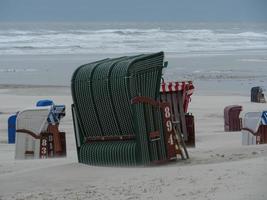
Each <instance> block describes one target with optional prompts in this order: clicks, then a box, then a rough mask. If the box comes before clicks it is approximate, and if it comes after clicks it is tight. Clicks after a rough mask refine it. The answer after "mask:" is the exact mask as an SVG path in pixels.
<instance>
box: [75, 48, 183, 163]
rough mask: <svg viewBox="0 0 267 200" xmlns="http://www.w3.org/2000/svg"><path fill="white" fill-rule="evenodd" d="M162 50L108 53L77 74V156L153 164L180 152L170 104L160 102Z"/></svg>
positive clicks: (90, 160)
mask: <svg viewBox="0 0 267 200" xmlns="http://www.w3.org/2000/svg"><path fill="white" fill-rule="evenodd" d="M163 57H164V55H163V52H159V53H155V54H144V55H137V56H129V57H120V58H115V59H105V60H101V61H97V62H93V63H89V64H86V65H82V66H81V67H79V68H78V69H77V70H76V71H75V72H74V74H73V77H72V83H71V89H72V97H73V105H72V113H73V122H74V129H75V136H76V145H77V153H78V160H79V162H81V163H85V164H90V165H115V166H118V165H139V164H141V165H150V164H153V163H162V162H166V161H168V160H174V159H175V160H176V159H177V158H179V157H180V156H181V148H180V146H179V145H180V144H179V140H178V138H177V137H178V136H177V135H176V134H175V132H174V130H173V125H172V123H171V118H170V117H171V108H170V105H169V104H168V103H165V102H160V101H158V99H159V89H160V80H161V74H162V67H163Z"/></svg>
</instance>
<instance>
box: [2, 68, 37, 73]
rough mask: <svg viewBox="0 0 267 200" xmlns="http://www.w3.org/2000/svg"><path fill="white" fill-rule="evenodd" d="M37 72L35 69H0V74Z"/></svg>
mask: <svg viewBox="0 0 267 200" xmlns="http://www.w3.org/2000/svg"><path fill="white" fill-rule="evenodd" d="M36 71H38V70H37V69H33V68H24V69H20V68H2V69H0V73H18V72H36Z"/></svg>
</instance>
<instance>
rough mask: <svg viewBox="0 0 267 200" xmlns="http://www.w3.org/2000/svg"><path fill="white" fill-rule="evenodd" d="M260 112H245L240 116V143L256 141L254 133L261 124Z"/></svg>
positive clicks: (247, 143)
mask: <svg viewBox="0 0 267 200" xmlns="http://www.w3.org/2000/svg"><path fill="white" fill-rule="evenodd" d="M261 121H262V112H247V113H245V114H244V115H243V118H242V125H243V127H242V145H253V144H256V143H257V136H256V133H257V131H258V129H259V126H260V125H261Z"/></svg>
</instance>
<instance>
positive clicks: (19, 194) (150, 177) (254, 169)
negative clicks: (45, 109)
mask: <svg viewBox="0 0 267 200" xmlns="http://www.w3.org/2000/svg"><path fill="white" fill-rule="evenodd" d="M36 95H38V96H36ZM47 98H49V99H51V98H52V99H53V100H54V101H55V103H58V104H66V105H67V116H66V117H65V118H64V119H63V120H62V123H61V127H60V128H61V130H63V131H65V132H66V137H67V154H68V156H67V158H60V159H46V160H19V161H17V160H14V149H15V146H14V145H9V144H7V118H8V117H9V115H10V114H11V113H14V112H16V111H18V110H22V109H23V108H26V107H31V106H34V105H35V103H36V101H37V100H39V99H47ZM71 102H72V99H71V95H70V89H69V88H68V87H53V88H52V87H29V86H25V87H22V86H16V87H14V86H1V87H0V113H1V114H0V199H3V200H6V199H27V200H28V199H75V200H77V199H105V200H108V199H114V200H115V199H116V200H117V199H128V200H130V199H153V200H154V199H181V200H183V199H184V200H191V199H192V200H193V199H196V200H208V199H210V200H214V199H216V200H225V199H229V200H241V199H242V200H266V199H267V191H266V185H267V170H266V169H267V145H256V146H241V133H240V132H228V133H226V132H224V131H223V108H224V107H225V106H227V105H231V104H239V105H242V106H243V107H244V109H245V110H258V109H266V107H267V106H266V104H257V103H250V98H249V96H233V95H228V96H227V95H225V96H218V95H217V96H215V95H213V96H212V95H211V96H201V95H200V93H198V94H197V95H194V96H193V97H192V102H191V104H190V107H189V110H190V112H192V113H193V114H194V115H195V118H196V148H192V149H189V153H190V156H191V158H190V159H189V160H187V161H181V160H180V161H178V162H172V163H169V164H167V165H162V166H154V167H135V168H134V167H133V168H132V167H97V166H88V165H83V164H78V163H77V155H76V149H75V140H74V132H73V126H72V118H71V111H70V105H71Z"/></svg>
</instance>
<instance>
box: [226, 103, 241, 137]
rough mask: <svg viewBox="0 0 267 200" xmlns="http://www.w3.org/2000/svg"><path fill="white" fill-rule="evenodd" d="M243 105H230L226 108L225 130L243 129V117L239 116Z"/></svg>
mask: <svg viewBox="0 0 267 200" xmlns="http://www.w3.org/2000/svg"><path fill="white" fill-rule="evenodd" d="M241 111H242V106H239V105H230V106H226V107H225V108H224V131H225V132H229V131H241V127H242V119H240V118H239V115H240V112H241Z"/></svg>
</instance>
